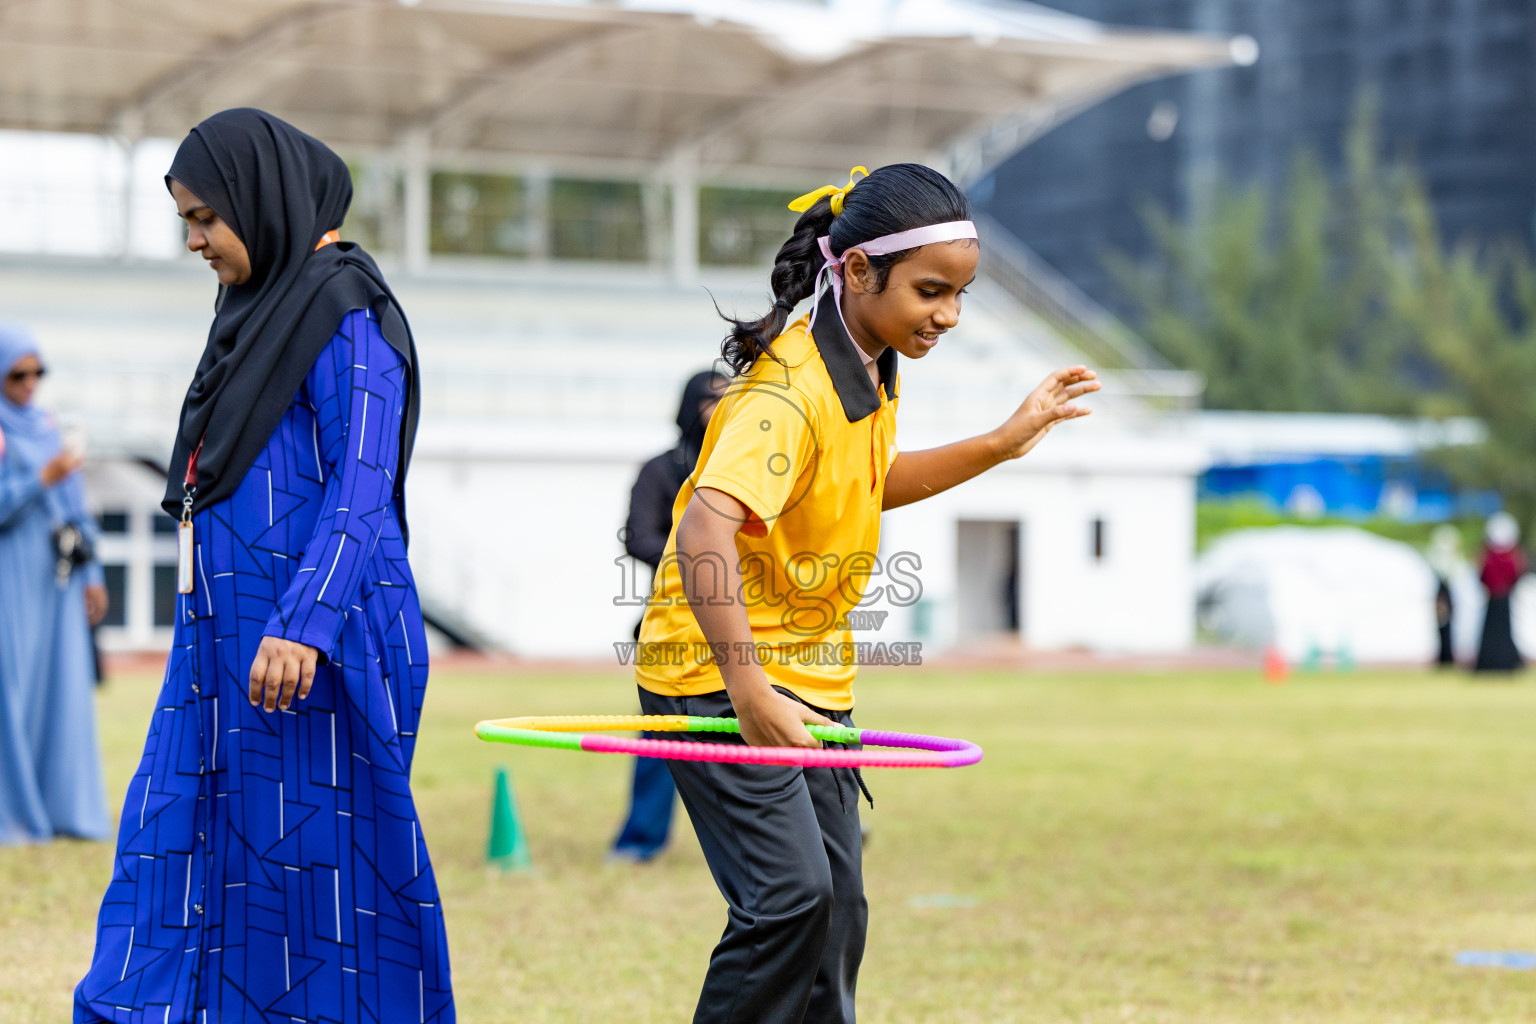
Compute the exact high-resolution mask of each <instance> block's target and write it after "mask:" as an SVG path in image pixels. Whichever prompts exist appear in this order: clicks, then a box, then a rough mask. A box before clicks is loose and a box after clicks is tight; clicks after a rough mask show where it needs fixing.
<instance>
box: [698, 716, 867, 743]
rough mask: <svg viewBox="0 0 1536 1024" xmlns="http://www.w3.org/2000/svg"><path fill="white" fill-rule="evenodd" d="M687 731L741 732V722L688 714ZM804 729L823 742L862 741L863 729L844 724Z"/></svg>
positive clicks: (738, 733)
mask: <svg viewBox="0 0 1536 1024" xmlns="http://www.w3.org/2000/svg"><path fill="white" fill-rule="evenodd" d="M688 731H689V732H733V733H736V734H737V735H740V734H741V723H740V722H738V721H737V720H736V719H734V718H700V717H698V716H697V715H689V716H688ZM805 731H806V732H808V733H810V734H811V735H812V736H814V737H816V738H817V739H818V740H821V741H822V742H823V743H863V742H864V739H863V735H864V731H863V730H862V729H853V728H849V727H848V726H846V725H807V726H806V727H805Z"/></svg>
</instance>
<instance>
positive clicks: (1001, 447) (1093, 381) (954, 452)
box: [880, 366, 1099, 509]
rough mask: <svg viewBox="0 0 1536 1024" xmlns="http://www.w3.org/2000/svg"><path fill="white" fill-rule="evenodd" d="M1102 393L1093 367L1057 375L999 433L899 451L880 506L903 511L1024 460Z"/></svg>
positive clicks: (1072, 367)
mask: <svg viewBox="0 0 1536 1024" xmlns="http://www.w3.org/2000/svg"><path fill="white" fill-rule="evenodd" d="M1097 390H1099V381H1098V374H1096V373H1094V372H1093V371H1092V370H1090V369H1088V367H1086V366H1070V367H1068V368H1067V369H1065V370H1057V371H1056V372H1055V373H1053V374H1051V375H1050V376H1049V377H1047V378H1045V380H1044V381H1043V382H1041V384H1040V386H1039V387H1037V388H1035V390H1034V391H1032V392H1030V395H1029V397H1028V398H1026V399H1024V404H1022V405H1020V406H1019V407H1018V409H1016V410H1015V411H1014V413H1013V415H1012V416H1010V417H1008V419H1007V421H1006V422H1005V423H1003V425H1002V426H1000V427H998V428H997V429H996V430H993V431H991V432H989V433H986V434H982V435H980V436H978V437H969V438H966V439H965V440H964V441H956V442H955V443H954V444H946V445H944V446H943V447H940V448H929V449H926V450H924V451H919V452H899V453H898V454H897V455H896V461H895V462H893V463H891V468H890V470H889V471H888V472H887V473H886V475H885V496H884V499H883V501H882V502H881V505H880V507H881V508H882V509H892V508H900V507H901V506H903V505H910V504H912V503H913V502H914V501H921V500H923V499H924V498H931V497H932V496H933V495H935V494H938V493H939V492H940V491H947V490H949V489H950V488H951V487H953V486H955V485H956V484H963V483H965V482H966V481H967V480H969V479H971V478H972V477H975V476H980V475H981V474H982V473H985V472H986V471H987V470H989V469H991V468H992V467H993V466H995V465H997V464H998V463H1000V462H1006V461H1008V460H1009V459H1017V458H1021V457H1023V456H1024V455H1026V454H1028V452H1029V450H1030V449H1031V448H1033V447H1034V446H1035V445H1037V444H1039V443H1040V439H1041V438H1043V437H1044V436H1045V435H1046V434H1048V433H1050V432H1051V428H1052V427H1054V426H1055V425H1056V424H1058V423H1060V422H1061V421H1063V420H1073V419H1077V418H1079V417H1082V416H1087V415H1088V414H1089V413H1090V412H1092V411H1093V410H1091V409H1086V408H1084V407H1082V406H1078V405H1073V404H1071V403H1072V402H1073V401H1074V400H1075V399H1078V398H1081V397H1082V396H1084V395H1086V394H1089V393H1091V392H1094V391H1097Z"/></svg>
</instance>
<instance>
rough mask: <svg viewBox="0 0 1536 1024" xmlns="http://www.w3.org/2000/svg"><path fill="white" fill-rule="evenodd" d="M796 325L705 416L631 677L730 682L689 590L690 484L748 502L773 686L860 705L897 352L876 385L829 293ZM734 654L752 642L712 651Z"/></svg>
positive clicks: (745, 594) (753, 594)
mask: <svg viewBox="0 0 1536 1024" xmlns="http://www.w3.org/2000/svg"><path fill="white" fill-rule="evenodd" d="M809 319H810V318H809V317H808V316H807V317H802V318H801V319H800V320H798V321H797V322H795V323H794V324H792V325H791V326H790V327H789V328H788V329H787V330H786V331H785V332H784V333H783V334H782V335H780V336H779V338H778V340H777V341H775V342H774V344H773V349H774V352H775V353H776V354H777V355H778V357H779V359H781V360H782V361H783V362H782V364H781V363H778V362H775V361H773V360H772V359H769V358H767V357H763V358H759V359H758V360H757V362H756V363H755V364H753V366H752V368H751V369H750V370H749V371H748V372H747V373H746V374H744V375H742V376H741V377H739V378H737V379H736V380H735V381H734V382H733V383H732V385H731V387H730V389H729V390H728V391H727V392H726V394H725V396H724V397H723V398H722V399H721V401H720V405H719V406H718V407H717V408H716V409H715V413H714V415H713V416H712V417H711V418H710V421H709V429H708V430H707V431H706V433H705V435H704V447H703V449H702V450H701V453H700V455H699V461H698V465H697V466H696V467H695V469H694V472H693V475H692V476H691V477H690V478H689V480H688V481H687V482H686V483H685V484H684V485H683V488H682V490H681V491H680V492H679V494H678V496H677V501H676V503H675V504H674V505H673V508H672V522H673V524H674V525H673V528H672V535H671V537H669V538H668V539H667V547H666V551H665V553H664V554H663V555H662V561H661V566H660V568H659V569H658V571H657V574H656V580H655V584H654V587H653V589H652V592H651V597H650V602H649V605H648V607H647V609H646V613H645V619H644V621H643V623H642V624H641V627H640V644H639V647H638V648H637V652H636V662H635V665H636V670H635V674H636V679H637V681H638V682H639V684H640V685H641V686H642V687H644V688H645V689H647V690H650V691H652V692H654V693H660V694H664V695H667V696H693V695H697V694H702V693H713V692H716V691H718V690H722V689H724V688H725V682H724V680H723V679H722V678H721V675H720V669H719V667H718V666H717V665H716V664H715V659H714V657H713V655H714V654H715V653H717V652H713V651H712V650H711V649H710V647H709V645H708V643H707V642H706V641H705V638H704V633H703V630H701V629H700V628H699V624H698V620H697V619H695V618H694V614H693V608H692V606H690V605H689V603H688V598H687V597H686V595H685V594H684V591H683V573H684V572H685V571H686V572H694V573H708V572H714V571H717V569H718V566H717V565H713V564H710V562H709V561H708V560H707V559H703V560H700V561H699V562H696V563H694V564H692V565H680V564H679V560H678V558H677V526H676V524H677V523H678V522H680V521H681V520H682V517H683V510H684V509H685V508H687V506H688V502H689V501H690V500H691V499H692V498H693V494H694V491H695V490H697V489H698V488H701V487H712V488H714V489H716V490H719V491H723V492H725V493H726V494H729V495H731V496H732V497H733V498H735V499H737V500H738V501H740V502H741V503H742V504H743V505H745V506H746V507H747V508H748V509H749V510H750V513H751V515H750V519H749V520H748V522H747V523H746V525H745V526H744V527H743V528H742V530H741V531H740V532H739V533H738V534H737V535H736V554H737V556H738V566H739V569H740V572H741V575H742V583H743V586H742V592H741V593H740V594H738V595H736V599H737V600H741V601H743V602H744V603H745V605H746V607H747V620H748V622H749V623H750V624H751V627H752V637H753V640H754V642H755V643H756V645H757V654H758V657H759V659H760V660H761V661H762V663H763V670H764V672H765V673H766V674H767V676H768V680H769V682H771V683H773V684H775V685H778V686H783V687H785V688H786V689H788V690H789V691H791V692H792V693H794V694H796V695H797V696H799V697H801V698H802V699H804V700H805V701H806V702H808V703H810V704H813V705H815V706H817V707H821V708H828V709H831V710H839V711H840V710H847V709H848V708H851V707H853V677H854V673H855V670H856V667H857V666H856V664H855V650H856V649H855V647H854V645H853V642H852V635H851V634H850V632H849V629H848V624H847V613H848V611H849V609H851V608H854V607H855V606H856V605H858V603H859V601H860V600H861V599H862V597H863V595H864V591H865V587H866V585H867V584H868V580H869V576H870V575H871V573H872V572H879V569H878V567H877V566H878V562H877V556H878V552H879V547H880V506H881V502H882V500H883V497H884V492H885V475H886V472H887V470H889V469H890V466H891V463H892V462H893V461H895V458H896V405H897V399H898V397H899V390H900V384H899V378H898V377H897V375H896V354H895V352H894V351H892V350H889V349H888V350H887V351H886V352H885V353H884V354H883V355H882V356H881V357H880V360H879V369H880V371H881V373H880V376H881V381H882V385H881V387H879V388H876V387H875V385H874V384H873V382H871V380H870V378H869V374H868V372H867V371H866V370H865V368H864V364H863V361H862V360H861V359H860V357H859V354H858V350H857V349H856V348H854V343H853V341H852V339H850V338H849V337H848V335H847V332H846V331H845V330H844V328H843V325H842V322H841V320H840V319H839V318H838V316H837V310H836V308H835V307H833V306H832V305H831V300H830V293H829V294H828V299H827V300H824V302H823V305H822V307H821V312H820V313H819V314H818V316H817V320H816V323H817V330H816V332H815V334H814V335H813V334H812V332H811V330H810V326H809ZM718 653H720V654H723V655H725V656H726V657H731V658H738V657H740V656H741V655H742V654H743V653H745V652H734V651H722V652H718Z"/></svg>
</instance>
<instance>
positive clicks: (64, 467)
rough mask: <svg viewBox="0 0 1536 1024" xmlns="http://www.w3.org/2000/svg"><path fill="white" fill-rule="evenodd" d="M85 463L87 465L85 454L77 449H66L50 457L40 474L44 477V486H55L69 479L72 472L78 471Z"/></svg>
mask: <svg viewBox="0 0 1536 1024" xmlns="http://www.w3.org/2000/svg"><path fill="white" fill-rule="evenodd" d="M83 465H85V456H84V455H81V454H80V453H79V452H77V451H71V450H69V449H65V450H64V451H62V452H59V454H57V455H55V456H54V457H53V458H51V459H49V460H48V464H47V465H45V466H44V467H43V468H42V471H41V472H40V473H38V476H40V477H42V479H43V486H44V487H54V486H56V485H58V484H59V483H61V482H63V481H64V480H65V479H67V478H68V477H69V476H70V475H71V474H72V473H75V472H77V471H78V470H79V469H80V467H81V466H83Z"/></svg>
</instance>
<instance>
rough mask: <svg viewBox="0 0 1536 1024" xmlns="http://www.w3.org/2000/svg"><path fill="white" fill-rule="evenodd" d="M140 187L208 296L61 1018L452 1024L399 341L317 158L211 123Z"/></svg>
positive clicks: (242, 115) (388, 298) (403, 332)
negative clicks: (134, 748)
mask: <svg viewBox="0 0 1536 1024" xmlns="http://www.w3.org/2000/svg"><path fill="white" fill-rule="evenodd" d="M166 185H167V187H168V188H169V189H170V192H171V196H172V198H173V199H174V200H175V202H176V210H177V213H178V214H179V215H180V216H181V218H182V219H183V220H185V222H186V224H187V247H188V248H189V249H191V250H192V251H193V252H196V253H198V254H199V255H201V256H202V257H203V259H204V260H206V261H207V263H208V265H209V267H210V269H211V270H212V271H213V272H214V274H215V275H217V277H218V281H219V286H220V287H219V293H218V298H217V300H216V303H215V305H214V310H215V315H214V318H213V324H212V326H211V327H210V329H209V332H208V340H207V344H206V347H205V349H204V351H203V355H202V358H201V360H200V361H199V363H198V366H197V370H196V372H195V374H194V376H193V379H192V384H191V386H190V387H189V388H188V390H187V397H186V401H185V402H184V403H183V405H182V410H181V419H180V425H179V427H178V429H177V435H176V443H175V448H174V452H173V455H172V460H171V466H172V469H171V473H170V479H169V480H168V481H167V484H168V486H167V488H166V495H165V500H164V502H163V507H164V508H165V509H166V511H167V512H169V513H171V514H172V515H178V516H179V517H180V518H181V520H182V525H181V527H180V528H179V533H178V541H179V545H178V546H179V548H180V550H181V552H182V553H183V556H184V557H183V559H182V560H181V562H180V563H179V573H178V575H179V577H180V579H179V584H180V585H179V588H178V589H179V590H180V593H179V595H178V597H177V603H176V623H175V630H176V633H175V639H174V641H173V646H172V648H171V656H170V660H169V663H168V664H167V666H166V673H165V680H164V682H163V684H162V687H161V690H160V695H159V697H158V699H157V700H156V702H155V708H156V711H155V714H154V718H153V720H152V722H151V725H150V731H149V736H148V739H147V740H146V742H145V746H144V755H143V759H142V760H141V762H140V764H139V768H138V770H137V772H136V773H135V774H134V776H133V778H132V780H130V781H129V783H128V791H127V795H126V799H125V801H124V812H123V816H122V823H121V826H120V830H119V834H118V856H117V857H116V859H115V862H114V868H113V872H112V879H111V881H110V883H109V884H108V887H107V892H106V896H105V897H104V899H103V900H102V905H101V913H100V916H99V918H98V927H97V937H96V951H95V955H94V957H93V959H92V964H91V967H90V970H89V971H88V972H87V974H86V976H85V978H84V980H82V981H81V982H80V985H79V986H78V987H77V988H76V990H75V1020H76V1021H77V1022H89V1024H95V1022H101V1021H126V1020H130V1019H131V1020H135V1021H138V1020H145V1021H150V1020H153V1021H161V1020H164V1021H170V1022H176V1024H194V1022H195V1024H202V1022H203V1021H207V1022H209V1024H212V1022H214V1021H218V1022H219V1024H231V1022H241V1021H246V1022H252V1024H255V1022H262V1024H265V1022H267V1021H273V1020H277V1019H283V1020H293V1019H304V1020H334V1021H363V1020H367V1021H373V1022H377V1024H404V1022H406V1021H409V1022H411V1024H423V1022H431V1024H451V1022H452V1021H453V1020H454V1002H453V993H452V988H451V981H450V976H449V968H448V948H447V938H446V933H445V930H444V926H443V913H442V904H441V901H440V900H439V897H438V890H437V882H436V879H435V876H434V873H433V870H432V863H431V860H430V858H429V856H428V850H427V844H426V842H425V840H424V839H423V837H422V831H421V821H420V819H419V818H418V816H417V813H416V805H415V800H414V798H413V797H412V795H411V784H410V771H411V762H412V757H413V754H414V752H415V746H416V735H417V729H418V724H419V722H420V717H421V706H422V699H423V696H424V695H425V692H426V683H427V647H426V634H425V629H424V626H423V623H422V617H421V606H420V603H419V602H418V600H417V597H416V587H415V582H414V580H413V578H412V575H411V569H410V565H409V564H408V562H407V558H406V522H405V508H404V500H403V495H404V482H405V479H406V471H407V468H408V464H409V461H410V455H411V449H412V446H413V443H414V440H415V433H416V421H417V408H418V407H417V401H418V396H419V393H420V387H419V379H420V378H419V376H418V372H417V362H416V349H415V344H414V342H413V341H412V338H411V333H410V329H409V328H408V327H407V325H406V321H405V317H404V314H403V313H402V311H401V309H400V306H399V304H398V303H397V302H396V300H395V297H394V294H393V293H392V292H391V291H390V289H389V286H388V285H387V284H386V283H385V281H384V278H383V276H382V274H381V273H380V271H379V268H378V266H377V265H376V264H375V263H374V261H373V259H372V257H370V256H369V255H368V253H367V252H365V251H364V250H363V249H361V248H359V247H358V246H357V245H355V244H354V243H350V242H343V241H341V240H340V236H339V229H340V228H341V225H342V222H343V220H344V218H345V217H346V214H347V209H348V207H349V206H350V204H351V201H352V183H351V179H350V176H349V174H348V171H347V165H346V164H345V163H344V162H343V161H342V159H341V158H340V157H339V156H337V155H336V154H335V153H333V152H332V151H331V150H330V149H328V148H327V147H326V146H325V145H324V144H323V143H321V142H320V141H318V140H316V139H314V138H311V137H310V136H308V135H305V134H304V133H303V132H300V131H299V130H298V129H296V128H294V127H293V126H292V125H289V124H287V123H286V122H284V121H281V120H279V119H278V118H275V117H272V116H271V115H269V114H266V113H263V112H262V111H259V110H251V109H240V110H226V111H224V112H223V113H220V114H215V115H214V116H212V117H210V118H208V119H207V120H206V121H204V122H202V123H201V124H199V125H198V126H197V127H196V128H194V129H193V130H192V132H191V134H189V135H188V136H187V138H186V139H185V140H183V142H182V144H181V147H180V148H179V149H178V150H177V151H176V156H175V159H174V160H173V161H172V163H171V168H170V172H169V173H168V174H167V175H166Z"/></svg>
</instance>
